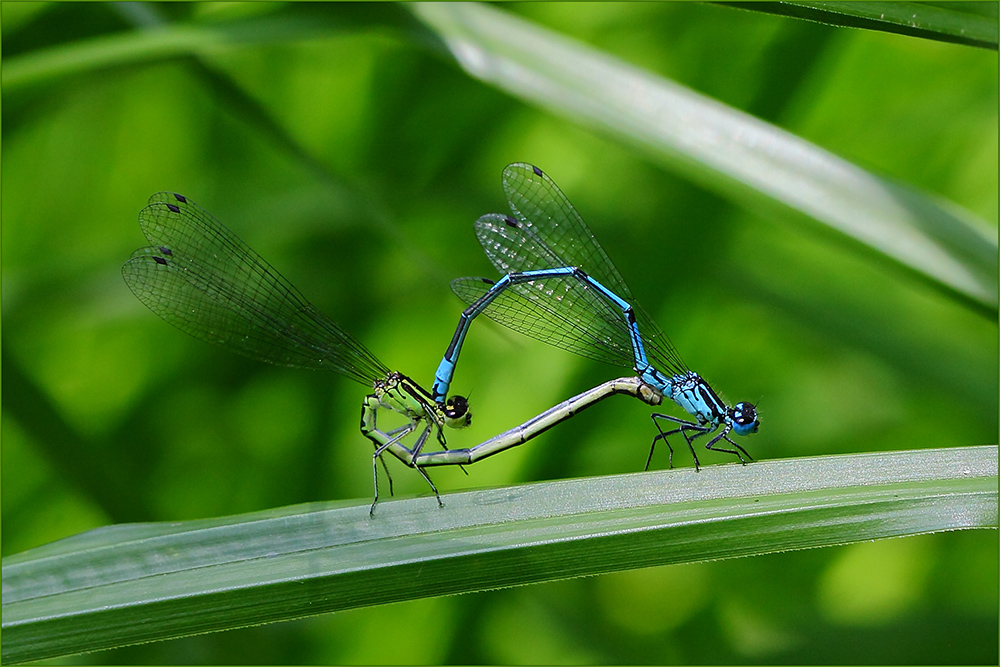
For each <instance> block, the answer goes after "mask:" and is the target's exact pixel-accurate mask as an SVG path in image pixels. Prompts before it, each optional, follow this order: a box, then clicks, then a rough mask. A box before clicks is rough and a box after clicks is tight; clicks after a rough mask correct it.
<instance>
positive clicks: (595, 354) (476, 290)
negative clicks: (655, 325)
mask: <svg viewBox="0 0 1000 667" xmlns="http://www.w3.org/2000/svg"><path fill="white" fill-rule="evenodd" d="M563 282H565V281H563ZM492 286H493V281H492V280H488V279H486V278H456V279H455V280H453V281H451V289H452V291H453V292H455V294H456V295H458V298H460V299H462V300H463V301H465V302H466V303H467V304H470V305H471V304H473V303H474V302H476V301H477V300H478V299H479V298H481V297H482V296H483V295H485V294H486V293H487V292H489V290H490V288H491V287H492ZM518 288H525V289H523V290H522V289H518ZM536 296H537V295H536V294H535V293H534V292H533V291H531V288H530V287H528V286H526V285H519V286H516V287H512V288H508V289H506V290H504V291H503V292H501V293H500V295H499V296H498V297H497V298H496V299H494V300H493V301H492V302H491V303H490V305H489V306H488V307H487V308H486V310H484V311H483V313H484V314H485V315H486V316H487V317H489V318H490V319H491V320H494V321H495V322H499V323H500V324H502V325H504V326H506V327H509V328H510V329H513V330H514V331H517V332H518V333H522V334H524V335H526V336H530V337H532V338H534V339H536V340H540V341H542V342H543V343H548V344H549V345H554V346H556V347H559V348H562V349H564V350H568V351H569V352H573V353H574V354H579V355H581V356H584V357H587V358H588V359H593V360H595V361H601V362H604V363H607V364H613V365H615V366H627V367H630V368H631V367H632V365H633V364H632V360H633V355H632V349H631V347H629V348H627V349H621V348H618V347H611V346H608V345H605V344H602V341H601V340H600V339H599V338H598V337H597V332H596V329H595V328H594V327H588V326H586V325H581V324H580V323H579V322H574V321H573V320H571V319H570V318H568V317H567V316H566V315H567V314H566V313H565V312H564V311H561V310H553V309H551V308H550V307H549V305H548V303H547V302H546V300H545V299H544V298H541V299H539V298H534V297H536Z"/></svg>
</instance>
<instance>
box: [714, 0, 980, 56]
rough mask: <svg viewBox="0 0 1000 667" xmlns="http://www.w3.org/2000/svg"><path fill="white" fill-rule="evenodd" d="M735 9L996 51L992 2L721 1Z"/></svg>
mask: <svg viewBox="0 0 1000 667" xmlns="http://www.w3.org/2000/svg"><path fill="white" fill-rule="evenodd" d="M720 4H724V5H727V6H730V7H735V8H737V9H746V10H749V11H756V12H767V13H768V14H778V15H780V16H790V17H794V18H800V19H806V20H809V21H816V22H817V23H826V24H827V25H836V26H843V27H845V28H864V29H867V30H881V31H883V32H893V33H897V34H900V35H910V36H911V37H922V38H925V39H934V40H938V41H941V42H951V43H954V44H965V45H968V46H978V47H979V48H982V49H993V50H994V51H996V50H997V5H996V3H995V2H948V3H943V4H942V5H939V6H935V5H934V4H933V3H929V2H725V3H720Z"/></svg>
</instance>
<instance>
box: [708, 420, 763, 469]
mask: <svg viewBox="0 0 1000 667" xmlns="http://www.w3.org/2000/svg"><path fill="white" fill-rule="evenodd" d="M729 431H730V429H729V427H726V429H725V430H724V431H722V433H720V434H719V435H717V436H715V437H714V438H712V440H711V441H710V442H709V443H708V444H707V445H705V449H711V450H712V451H713V452H726V453H727V454H732V455H734V456H736V457H737V458H739V460H740V463H742V464H743V465H746V464H747V461H746V459H744V458H743V456H746V457H747V459H750V460H751V461H753V457H752V456H750V455H749V454H747V450H745V449H743V448H742V447H740V446H739V444H737V443H735V442H733V441H732V440H730V439H729ZM719 440H725V441H726V442H728V443H729V444H731V445H732V446H733V447H735V448H736V449H738V450H739V452H743V456H741V455H740V453H739V452H737V451H736V450H733V449H723V448H722V447H715V443H717V442H718V441H719Z"/></svg>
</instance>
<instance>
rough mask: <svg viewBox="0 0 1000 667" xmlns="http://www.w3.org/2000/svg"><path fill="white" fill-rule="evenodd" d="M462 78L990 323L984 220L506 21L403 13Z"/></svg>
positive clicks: (993, 280)
mask: <svg viewBox="0 0 1000 667" xmlns="http://www.w3.org/2000/svg"><path fill="white" fill-rule="evenodd" d="M407 6H408V7H409V8H410V9H411V11H413V12H414V14H415V15H416V16H417V17H418V18H419V19H421V20H422V21H423V22H424V23H425V24H426V25H427V26H428V28H429V29H430V30H432V31H433V32H435V33H436V34H437V35H438V36H439V37H440V39H441V40H442V42H443V43H444V44H445V46H446V48H447V50H448V51H449V52H450V53H451V55H452V56H453V57H454V58H455V60H456V61H457V62H458V64H459V65H460V66H461V67H462V68H463V69H465V71H466V72H468V73H469V74H470V75H472V76H475V77H477V78H479V79H482V80H483V81H486V82H488V83H491V84H493V85H494V86H497V87H498V88H500V89H502V90H505V91H507V92H508V93H510V94H512V95H515V96H517V97H520V98H522V99H524V100H525V101H527V102H530V103H532V104H536V105H539V106H541V107H543V108H545V109H548V110H550V111H552V112H553V113H555V114H557V115H561V116H564V117H566V118H569V119H571V120H573V121H575V122H578V123H581V124H584V125H589V126H591V127H594V128H596V129H598V130H601V131H603V132H607V133H609V134H611V135H613V136H615V137H618V138H619V139H621V140H622V141H625V142H628V143H630V144H633V145H635V146H636V147H638V148H639V149H641V150H643V151H645V152H646V153H647V154H648V155H649V156H650V157H651V158H652V159H654V160H657V161H659V162H661V163H663V164H664V165H666V166H668V167H669V168H671V169H674V170H676V171H678V172H681V173H684V174H685V175H686V176H688V177H690V178H692V179H694V180H697V181H699V182H701V183H702V185H704V186H705V187H707V188H709V189H713V190H716V191H719V192H720V193H721V194H723V195H724V196H727V197H729V198H731V199H734V200H737V201H739V202H740V203H741V204H742V205H754V204H755V203H758V202H761V201H762V200H767V201H766V202H765V203H771V204H773V203H775V202H777V203H780V204H783V205H784V207H775V209H774V210H775V212H777V213H780V214H785V215H787V214H788V212H789V211H796V212H798V213H799V214H802V215H804V216H807V217H808V218H811V219H813V220H816V221H818V222H820V223H822V224H824V225H827V226H829V227H830V228H832V229H835V230H837V231H838V232H840V233H842V234H844V235H846V236H848V237H850V238H852V239H855V240H856V241H859V242H860V243H862V244H864V245H865V246H868V247H869V248H872V249H874V250H877V251H878V252H879V253H882V254H883V256H885V257H888V258H891V259H892V260H893V261H895V262H898V263H899V264H901V265H903V266H905V267H908V268H909V269H912V270H914V271H916V272H918V273H919V274H921V275H923V276H925V277H927V278H930V279H931V280H933V281H934V282H936V283H937V284H938V285H939V286H941V287H943V288H945V289H947V290H951V291H953V292H955V293H957V294H959V295H961V296H962V297H964V298H966V299H968V300H970V301H971V302H973V303H974V304H975V305H977V306H978V307H979V308H981V309H983V310H984V311H986V312H988V313H989V314H990V315H991V316H993V315H995V313H996V309H997V291H998V283H997V272H998V261H997V254H998V246H997V238H996V234H995V232H993V233H990V232H986V231H983V230H987V229H989V228H990V225H988V224H987V223H986V222H984V221H977V220H975V219H974V216H973V215H972V214H971V213H968V212H966V211H962V210H959V209H958V207H957V206H955V205H953V204H949V203H947V202H940V201H937V200H935V199H933V198H931V197H929V196H927V195H925V194H923V193H921V192H918V191H916V190H914V189H912V188H910V187H908V186H906V185H904V184H901V183H897V182H894V181H891V180H889V179H887V178H882V177H880V176H877V175H875V174H872V173H870V172H867V171H865V170H864V169H861V168H860V167H858V166H857V165H854V164H851V163H850V162H848V161H846V160H843V159H841V158H839V157H837V156H836V155H833V154H832V153H829V152H828V151H825V150H823V149H822V148H820V147H818V146H816V145H814V144H811V143H809V142H808V141H805V140H803V139H801V138H799V137H797V136H795V135H793V134H791V133H789V132H786V131H785V130H782V129H781V128H778V127H776V126H774V125H771V124H769V123H765V122H764V121H761V120H759V119H757V118H754V117H753V116H750V115H749V114H746V113H744V112H742V111H739V110H738V109H735V108H733V107H729V106H726V105H724V104H721V103H719V102H717V101H715V100H712V99H710V98H708V97H705V96H704V95H701V94H699V93H697V92H695V91H693V90H691V89H689V88H685V87H684V86H681V85H679V84H677V83H674V82H673V81H670V80H668V79H664V78H662V77H659V76H656V75H653V74H651V73H649V72H647V71H645V70H641V69H639V68H637V67H634V66H632V65H630V64H628V63H625V62H623V61H621V60H618V59H616V58H612V57H610V56H608V55H607V54H604V53H601V52H600V51H597V50H596V49H593V48H590V47H588V46H586V45H584V44H581V43H579V42H574V41H572V40H569V39H567V38H566V37H563V36H562V35H558V34H556V33H553V32H550V31H547V30H545V29H543V28H541V27H539V26H537V25H534V24H532V23H529V22H527V21H524V20H522V19H520V18H517V17H515V16H513V15H511V14H509V13H507V12H505V11H503V10H500V9H496V8H494V7H488V6H485V5H476V4H465V3H414V4H412V5H407Z"/></svg>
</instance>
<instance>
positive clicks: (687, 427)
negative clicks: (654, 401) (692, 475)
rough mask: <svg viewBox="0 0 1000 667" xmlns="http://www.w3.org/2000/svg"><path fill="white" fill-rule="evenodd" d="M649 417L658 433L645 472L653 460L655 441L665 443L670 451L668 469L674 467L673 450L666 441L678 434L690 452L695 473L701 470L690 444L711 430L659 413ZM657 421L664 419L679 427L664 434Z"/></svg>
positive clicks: (692, 446) (696, 455) (692, 445)
mask: <svg viewBox="0 0 1000 667" xmlns="http://www.w3.org/2000/svg"><path fill="white" fill-rule="evenodd" d="M650 416H651V417H652V419H653V423H654V424H656V430H658V431H659V433H658V434H657V435H656V436H655V437H654V438H653V445H652V447H650V450H649V458H648V459H647V460H646V469H647V470H648V469H649V463H650V461H652V459H653V447H655V446H656V441H657V440H663V442H665V443H667V448H668V449H669V450H670V467H671V468H673V467H674V450H673V447H671V446H670V442H669V441H668V440H667V437H668V436H671V435H673V434H674V433H680V434H681V435H683V436H684V440H686V441H687V445H688V449H689V450H691V458H692V459H694V470H695V472H698V471H699V470H701V462H700V461H699V460H698V454H696V453H695V451H694V444H692V443H694V441H695V440H696V439H697V438H700V437H701V436H703V435H705V434H706V433H709V432H710V431H711V430H712V429H709V428H706V427H704V426H701V425H699V424H695V423H694V422H690V421H686V420H684V419H678V418H677V417H672V416H670V415H665V414H663V413H660V412H654V413H653V414H652V415H650ZM657 419H666V420H668V421H672V422H674V423H675V424H679V426H678V427H677V428H675V429H673V430H672V431H666V432H664V431H663V429H662V428H660V423H659V422H658V421H657ZM692 431H693V432H694V435H690V433H691V432H692Z"/></svg>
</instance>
